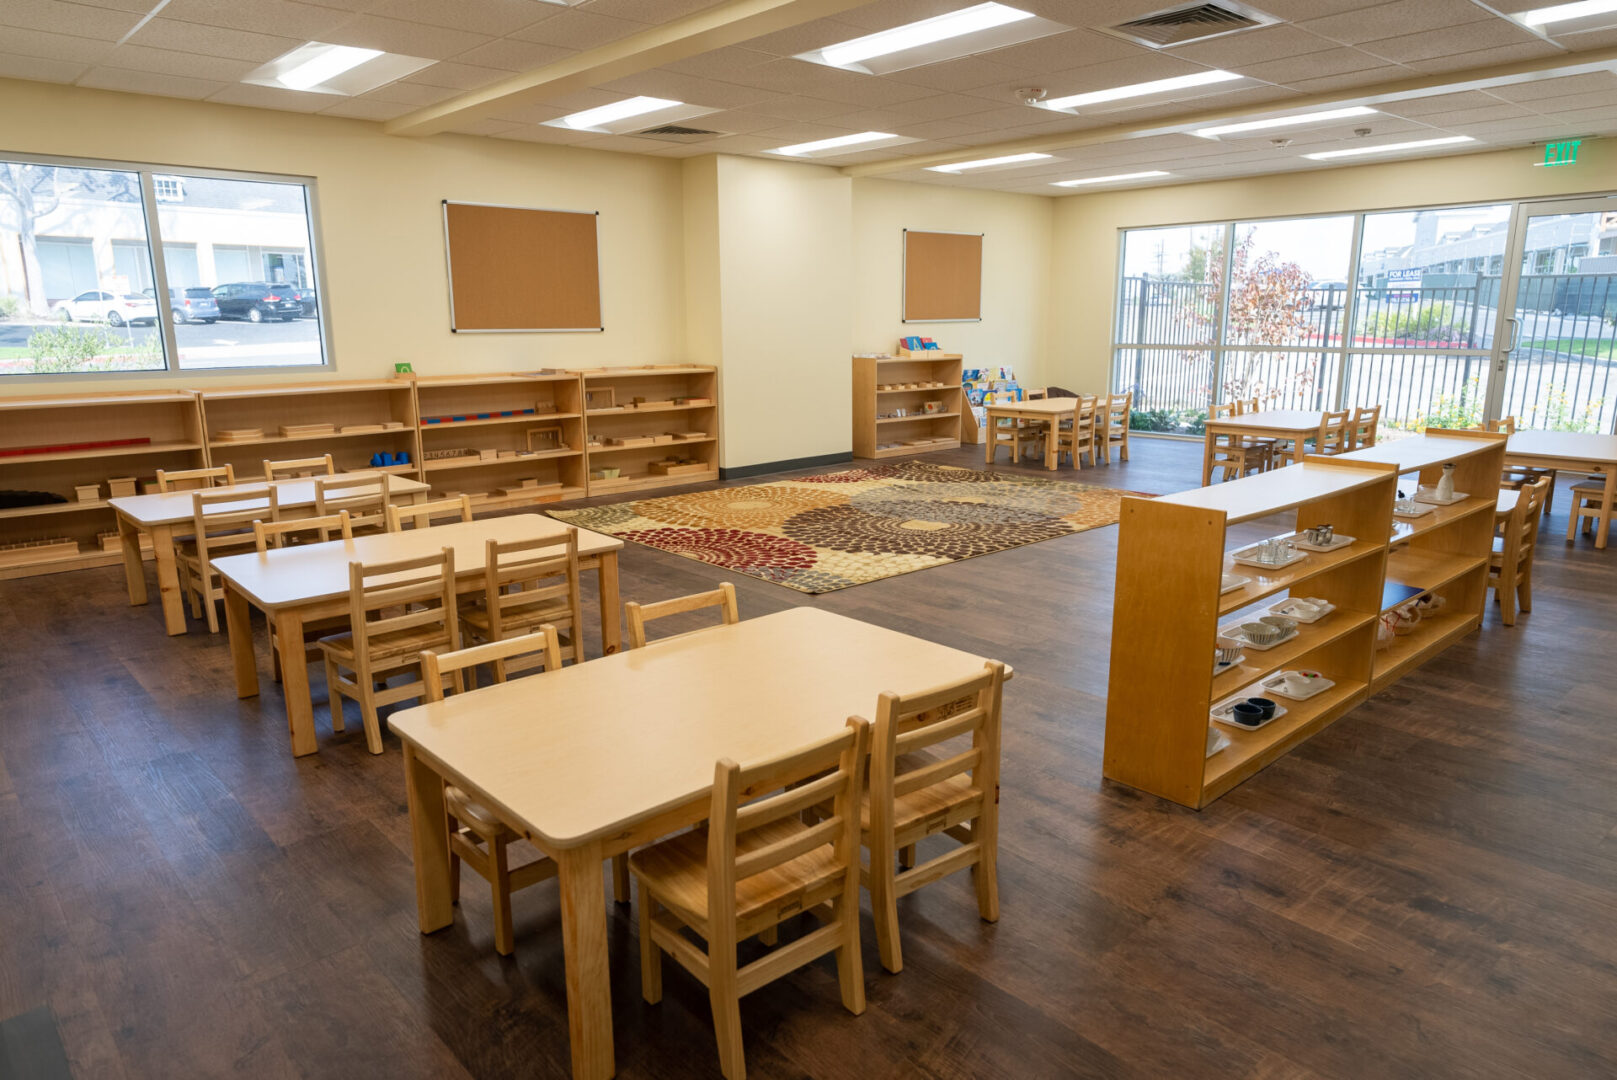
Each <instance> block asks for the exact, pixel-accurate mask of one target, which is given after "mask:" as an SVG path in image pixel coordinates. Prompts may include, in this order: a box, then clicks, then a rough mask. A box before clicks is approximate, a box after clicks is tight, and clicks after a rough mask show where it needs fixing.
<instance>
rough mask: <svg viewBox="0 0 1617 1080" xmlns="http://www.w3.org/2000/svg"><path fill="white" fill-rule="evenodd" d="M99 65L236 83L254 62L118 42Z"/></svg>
mask: <svg viewBox="0 0 1617 1080" xmlns="http://www.w3.org/2000/svg"><path fill="white" fill-rule="evenodd" d="M99 66H101V67H114V68H123V69H125V70H128V71H149V72H153V73H154V74H159V75H182V76H185V77H187V78H192V79H208V80H211V81H213V82H239V81H241V77H242V76H243V75H246V74H247V73H248V72H249V71H252V70H253V68H254V67H256V66H257V65H255V64H254V63H253V62H252V61H251V60H230V59H227V58H224V57H217V56H204V55H201V54H198V53H190V52H175V51H174V50H173V49H152V48H148V47H146V46H144V45H120V46H118V47H117V48H115V49H113V50H112V51H111V52H109V53H108V54H107V55H106V56H105V57H104V58H103V59H102V60H101V63H100V65H99ZM203 96H206V95H203Z"/></svg>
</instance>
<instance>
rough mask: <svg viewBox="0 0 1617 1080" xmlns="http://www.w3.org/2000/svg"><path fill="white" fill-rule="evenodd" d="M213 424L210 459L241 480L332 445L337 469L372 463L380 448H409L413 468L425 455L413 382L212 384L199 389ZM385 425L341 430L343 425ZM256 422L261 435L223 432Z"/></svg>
mask: <svg viewBox="0 0 1617 1080" xmlns="http://www.w3.org/2000/svg"><path fill="white" fill-rule="evenodd" d="M199 396H200V397H201V399H202V416H203V420H204V423H205V424H206V430H207V432H208V436H209V438H208V461H209V463H210V464H212V465H214V466H219V465H224V464H227V463H228V464H230V465H231V466H233V467H234V468H235V470H236V476H237V478H238V479H239V480H242V481H250V480H253V479H258V478H262V477H263V475H264V461H265V460H266V459H275V458H294V457H296V458H302V457H317V456H319V455H321V454H326V453H329V454H330V455H331V457H332V460H333V461H334V462H335V463H336V466H337V470H338V471H339V472H356V471H358V470H360V469H367V468H370V467H371V464H370V463H371V459H372V458H373V457H374V456H375V455H376V454H377V453H384V452H385V453H388V454H397V453H400V452H403V453H407V454H409V456H410V468H408V469H403V470H399V471H400V472H401V473H402V474H404V475H410V476H414V475H415V473H416V471H417V466H418V465H419V462H420V460H421V459H420V454H419V453H418V450H419V447H418V446H417V445H416V437H415V423H416V414H415V392H414V390H413V388H412V387H411V385H410V384H409V383H408V382H402V381H396V380H391V379H371V380H364V381H357V382H342V381H337V380H331V381H328V382H316V383H296V384H290V385H283V384H280V383H276V384H272V385H268V386H238V387H217V388H208V389H204V390H202V391H201V392H200V395H199ZM388 423H391V424H394V425H395V426H394V427H391V428H383V429H382V430H379V431H378V430H367V431H346V432H345V431H343V428H375V426H376V425H379V424H388ZM322 424H327V425H330V429H329V430H326V431H323V432H318V433H308V434H298V433H293V434H290V435H282V434H281V433H280V432H281V428H282V427H289V428H298V427H312V426H316V425H322ZM253 428H257V429H259V430H261V431H262V432H263V433H264V434H263V435H261V436H258V437H256V438H247V439H221V438H219V437H218V436H219V433H220V432H223V431H240V430H250V429H253Z"/></svg>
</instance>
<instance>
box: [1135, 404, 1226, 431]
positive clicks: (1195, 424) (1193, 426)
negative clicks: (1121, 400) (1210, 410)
mask: <svg viewBox="0 0 1617 1080" xmlns="http://www.w3.org/2000/svg"><path fill="white" fill-rule="evenodd" d="M1206 423H1207V410H1205V409H1200V410H1197V409H1135V410H1134V411H1133V412H1131V413H1129V430H1131V431H1152V432H1161V433H1163V434H1165V435H1200V434H1202V432H1203V431H1204V425H1205V424H1206Z"/></svg>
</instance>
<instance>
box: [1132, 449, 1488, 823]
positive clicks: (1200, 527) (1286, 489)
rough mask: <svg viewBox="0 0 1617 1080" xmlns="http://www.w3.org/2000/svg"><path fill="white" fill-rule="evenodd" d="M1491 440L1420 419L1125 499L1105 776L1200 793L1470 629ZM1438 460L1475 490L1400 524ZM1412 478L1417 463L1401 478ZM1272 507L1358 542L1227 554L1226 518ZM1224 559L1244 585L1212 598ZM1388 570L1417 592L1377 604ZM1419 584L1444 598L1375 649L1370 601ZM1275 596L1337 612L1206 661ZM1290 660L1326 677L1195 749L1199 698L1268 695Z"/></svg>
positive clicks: (1230, 521) (1178, 793)
mask: <svg viewBox="0 0 1617 1080" xmlns="http://www.w3.org/2000/svg"><path fill="white" fill-rule="evenodd" d="M1504 449H1505V436H1504V435H1496V434H1493V433H1489V432H1472V431H1437V430H1432V431H1428V432H1427V433H1426V434H1425V435H1423V436H1419V437H1415V438H1410V439H1403V440H1400V441H1398V442H1389V443H1383V444H1380V445H1378V446H1375V447H1369V448H1367V449H1365V450H1362V451H1357V452H1355V453H1351V454H1343V455H1338V456H1334V457H1309V458H1308V459H1307V461H1306V462H1305V463H1304V464H1302V465H1300V466H1293V467H1290V468H1285V469H1280V470H1277V471H1274V472H1269V473H1263V474H1260V475H1257V476H1252V477H1247V478H1245V479H1242V480H1235V481H1231V482H1228V483H1224V484H1218V485H1215V486H1212V487H1206V488H1198V489H1195V490H1192V491H1187V492H1182V493H1180V494H1178V495H1170V496H1166V497H1164V498H1161V499H1135V498H1127V499H1124V500H1123V505H1122V520H1121V522H1120V527H1119V535H1118V563H1117V589H1116V593H1115V596H1114V614H1113V623H1112V659H1111V673H1110V678H1109V683H1108V696H1107V710H1106V749H1105V765H1104V769H1105V774H1106V776H1107V777H1108V778H1109V779H1112V780H1116V781H1118V782H1120V783H1124V784H1128V785H1129V786H1131V787H1137V788H1140V789H1142V790H1145V791H1149V792H1151V793H1153V794H1156V795H1160V796H1162V797H1163V798H1166V799H1170V800H1172V801H1174V802H1177V803H1180V804H1182V805H1184V806H1190V807H1196V808H1200V807H1203V806H1206V805H1207V804H1208V803H1210V802H1212V801H1213V800H1214V799H1217V798H1218V797H1219V796H1221V795H1223V794H1224V793H1225V792H1226V791H1228V790H1230V789H1231V788H1233V787H1235V786H1236V785H1238V784H1240V783H1241V782H1242V781H1243V780H1245V779H1247V778H1248V777H1249V776H1251V775H1253V774H1254V773H1256V772H1257V771H1259V770H1260V769H1262V768H1263V767H1264V766H1266V765H1268V764H1269V763H1270V762H1272V761H1274V760H1275V759H1277V758H1279V757H1280V756H1281V755H1283V754H1285V753H1287V752H1288V751H1290V750H1291V749H1292V748H1293V747H1294V746H1296V745H1297V744H1298V743H1300V742H1302V741H1304V740H1305V739H1307V738H1309V737H1310V736H1312V735H1313V734H1314V733H1315V732H1317V731H1320V730H1321V729H1323V728H1325V727H1326V726H1328V725H1329V724H1331V723H1333V722H1334V721H1336V720H1337V719H1339V718H1340V717H1341V716H1343V715H1344V714H1346V713H1347V712H1348V711H1350V710H1351V709H1352V708H1353V707H1354V706H1356V705H1358V704H1359V703H1360V702H1362V701H1363V700H1364V699H1365V698H1366V697H1368V696H1369V695H1370V694H1372V693H1375V692H1377V691H1379V690H1381V689H1383V688H1385V687H1386V686H1388V685H1390V684H1391V683H1392V682H1394V681H1395V680H1397V679H1399V678H1402V677H1404V676H1405V675H1407V674H1408V673H1409V672H1410V671H1411V670H1413V669H1414V668H1416V667H1418V666H1419V665H1420V664H1422V663H1424V662H1425V661H1426V660H1428V659H1430V658H1431V657H1432V656H1434V655H1436V654H1437V653H1438V652H1440V651H1442V650H1443V649H1446V648H1448V647H1449V646H1450V645H1452V644H1453V643H1454V642H1455V641H1457V640H1459V639H1460V638H1461V637H1464V636H1465V635H1466V634H1469V633H1471V632H1472V631H1473V630H1475V629H1476V628H1477V627H1478V626H1479V625H1480V624H1481V621H1482V611H1483V603H1484V601H1485V600H1486V597H1487V574H1488V551H1489V549H1490V546H1491V544H1492V537H1493V521H1494V514H1493V506H1494V492H1495V491H1496V489H1497V485H1498V478H1499V474H1500V469H1501V467H1502V465H1503V461H1504ZM1445 463H1453V464H1454V465H1455V486H1456V488H1457V489H1458V490H1461V491H1467V492H1473V493H1475V494H1474V495H1473V496H1472V497H1471V498H1469V499H1466V500H1464V501H1463V502H1461V503H1457V504H1455V505H1453V506H1449V507H1444V508H1440V509H1439V510H1437V511H1435V512H1434V513H1431V514H1426V515H1423V516H1422V517H1420V518H1416V519H1411V520H1410V521H1408V522H1405V521H1402V520H1397V519H1394V517H1393V514H1392V509H1393V502H1394V500H1395V498H1396V497H1397V493H1398V491H1399V490H1400V489H1401V488H1402V489H1404V490H1405V491H1406V493H1407V494H1413V493H1414V487H1415V485H1416V484H1417V483H1425V484H1435V483H1436V482H1437V480H1438V478H1439V477H1440V475H1441V473H1442V469H1443V465H1444V464H1445ZM1409 474H1418V477H1416V478H1412V479H1411V480H1410V481H1408V482H1406V481H1405V480H1404V477H1406V476H1408V475H1409ZM1484 493H1486V494H1484ZM1282 514H1285V515H1290V517H1291V519H1292V522H1293V525H1292V527H1291V528H1289V529H1286V530H1284V531H1282V532H1279V533H1277V534H1276V535H1279V536H1290V535H1291V534H1292V533H1293V532H1294V531H1296V532H1300V531H1302V530H1303V529H1305V528H1309V527H1311V526H1313V525H1316V524H1321V523H1324V522H1330V523H1331V524H1332V525H1333V526H1334V527H1335V529H1336V531H1337V533H1338V534H1345V535H1349V536H1353V537H1355V540H1354V542H1353V543H1352V544H1349V545H1347V546H1346V547H1344V548H1341V549H1339V550H1337V551H1332V552H1310V553H1309V555H1308V557H1307V558H1306V559H1304V560H1302V561H1301V562H1298V563H1296V564H1294V565H1292V566H1290V567H1286V568H1283V569H1275V570H1270V569H1267V568H1260V567H1253V566H1246V565H1237V564H1235V563H1234V562H1233V560H1232V558H1231V554H1232V552H1233V551H1234V550H1238V549H1240V548H1244V547H1247V546H1250V545H1251V544H1252V543H1253V542H1255V541H1254V539H1247V540H1243V541H1236V540H1234V538H1232V537H1231V536H1230V535H1229V530H1230V528H1231V526H1236V525H1241V524H1243V523H1247V522H1258V521H1262V520H1264V519H1268V518H1271V517H1274V516H1276V515H1282ZM1246 531H1248V530H1243V534H1244V533H1245V532H1246ZM1227 573H1234V574H1239V575H1240V576H1242V577H1248V578H1250V579H1251V581H1250V583H1249V584H1247V585H1245V586H1243V587H1241V588H1239V589H1237V590H1235V591H1233V592H1230V593H1222V594H1221V593H1220V587H1221V585H1222V581H1221V575H1223V574H1227ZM1388 584H1401V585H1407V586H1410V587H1413V588H1415V589H1419V590H1421V592H1420V593H1419V594H1411V595H1408V596H1402V597H1400V598H1398V599H1396V601H1395V602H1384V589H1385V587H1386V586H1387V585H1388ZM1427 594H1431V595H1435V596H1438V597H1441V598H1442V599H1443V601H1444V604H1443V606H1442V607H1441V608H1440V609H1439V610H1438V611H1437V612H1436V613H1435V614H1433V615H1430V616H1429V617H1426V618H1424V619H1422V620H1421V621H1420V622H1418V623H1416V624H1415V626H1414V628H1413V630H1412V632H1410V633H1409V634H1408V635H1407V636H1403V637H1398V638H1395V639H1394V640H1393V641H1392V643H1391V645H1390V647H1386V648H1381V649H1378V648H1377V642H1376V639H1377V633H1378V630H1379V628H1380V623H1381V617H1382V615H1383V614H1384V611H1385V610H1386V609H1387V608H1390V607H1396V606H1401V605H1402V604H1405V603H1408V602H1409V601H1410V600H1411V599H1414V598H1415V596H1416V595H1427ZM1287 596H1293V597H1306V596H1317V597H1321V598H1323V599H1325V600H1327V601H1329V602H1330V603H1332V604H1334V605H1335V610H1334V611H1332V612H1331V613H1330V614H1328V615H1327V616H1325V617H1324V618H1323V619H1321V620H1320V621H1318V622H1316V623H1300V624H1299V626H1298V633H1297V636H1296V637H1295V638H1293V639H1291V640H1289V641H1285V642H1282V643H1280V644H1278V645H1276V646H1275V647H1273V648H1271V649H1267V650H1258V649H1250V648H1249V649H1246V650H1245V659H1244V660H1243V661H1242V662H1240V663H1239V664H1237V665H1236V666H1235V667H1234V668H1233V669H1229V670H1226V671H1223V672H1215V671H1214V670H1213V652H1214V646H1215V639H1216V638H1217V636H1218V632H1219V628H1220V627H1222V626H1228V625H1230V624H1231V623H1237V622H1242V621H1251V620H1252V619H1254V618H1256V617H1257V616H1259V615H1261V614H1263V613H1264V611H1265V610H1266V609H1268V608H1269V607H1272V606H1274V605H1275V604H1277V603H1279V602H1280V601H1281V600H1282V599H1284V598H1285V597H1287ZM1298 667H1301V668H1308V669H1313V670H1318V671H1320V672H1321V673H1322V674H1324V675H1325V677H1326V678H1329V679H1331V680H1332V681H1333V682H1334V683H1335V685H1334V686H1332V687H1331V688H1330V689H1328V690H1326V691H1324V692H1323V693H1320V694H1318V695H1316V696H1314V697H1311V698H1309V699H1307V700H1304V701H1294V700H1290V699H1286V698H1283V697H1282V698H1279V699H1278V700H1279V701H1280V702H1281V704H1283V705H1284V706H1285V708H1286V709H1287V710H1288V711H1287V714H1286V715H1285V716H1283V717H1281V718H1279V719H1277V720H1274V721H1272V722H1270V723H1268V724H1265V725H1264V726H1262V727H1260V728H1258V729H1256V730H1242V729H1240V728H1238V727H1234V726H1231V725H1227V724H1217V725H1216V728H1217V731H1218V732H1219V733H1220V734H1222V735H1224V736H1225V737H1227V739H1228V740H1229V745H1228V746H1227V747H1225V748H1224V749H1222V750H1220V751H1218V752H1217V753H1215V754H1213V755H1212V756H1211V757H1208V756H1207V753H1206V747H1207V736H1208V726H1209V723H1210V722H1211V721H1210V717H1209V713H1210V711H1211V709H1212V707H1213V706H1214V705H1217V704H1218V703H1219V702H1221V701H1224V700H1226V699H1230V698H1243V697H1272V696H1273V695H1271V694H1268V693H1264V692H1262V691H1263V687H1262V683H1263V681H1264V680H1265V679H1269V678H1272V677H1273V675H1274V674H1275V673H1277V672H1279V671H1283V670H1287V669H1290V668H1298Z"/></svg>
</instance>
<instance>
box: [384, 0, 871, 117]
mask: <svg viewBox="0 0 1617 1080" xmlns="http://www.w3.org/2000/svg"><path fill="white" fill-rule="evenodd" d="M869 2H870V0H731V2H730V3H725V4H719V5H717V6H715V7H711V8H708V9H706V10H705V11H698V12H696V13H695V14H694V15H687V16H686V17H685V18H683V19H676V20H674V21H673V22H671V23H667V24H665V25H662V26H654V27H652V28H650V29H648V30H643V31H641V32H640V33H638V34H630V35H629V36H628V37H626V38H622V39H620V40H618V41H614V42H610V43H608V44H606V45H602V46H599V47H598V48H594V49H587V50H585V51H584V52H581V53H578V54H577V55H575V56H569V57H568V58H567V59H565V60H558V61H557V62H556V63H554V64H546V65H545V66H544V67H539V68H534V69H533V70H531V71H525V72H523V73H522V74H520V75H513V76H511V77H510V78H509V79H505V80H503V81H501V82H497V83H495V84H494V85H492V86H486V87H484V88H483V89H481V90H474V91H472V92H470V93H466V94H462V95H460V96H459V97H455V98H451V99H450V100H448V101H444V102H440V103H439V104H437V105H429V106H428V107H426V108H424V109H417V110H416V111H415V112H412V113H406V114H405V115H404V116H400V117H398V118H397V119H394V120H390V121H388V122H387V123H386V124H383V125H382V130H383V131H386V132H387V133H388V134H389V135H435V134H437V133H438V132H441V131H446V130H448V129H449V128H452V127H457V126H460V125H463V124H466V123H469V122H471V121H474V120H482V119H486V118H487V117H489V116H491V115H493V114H494V113H495V112H499V111H502V110H506V109H510V108H512V107H514V106H519V105H531V104H533V103H535V102H540V101H545V100H547V99H549V98H556V97H561V96H562V95H564V94H570V93H573V92H575V91H578V90H587V89H590V88H591V87H595V86H599V85H601V84H602V83H606V82H611V81H612V80H614V79H621V78H624V77H625V76H628V75H636V74H639V73H640V72H642V71H650V70H652V69H653V68H659V67H663V66H664V65H667V64H672V63H675V62H676V61H679V60H684V59H686V58H688V57H692V56H698V55H700V54H702V53H705V52H712V51H713V50H714V49H722V48H725V47H726V46H729V45H739V44H741V43H742V42H745V41H751V40H752V39H753V38H757V37H762V36H763V35H765V34H773V33H775V32H776V31H779V30H787V29H790V28H791V27H794V26H800V25H802V24H803V23H808V22H813V21H814V20H815V19H823V18H826V17H827V16H830V15H835V14H837V13H839V12H843V11H847V10H849V9H850V8H856V7H863V6H864V5H865V4H868V3H869ZM695 104H701V103H700V102H696V103H695Z"/></svg>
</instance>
